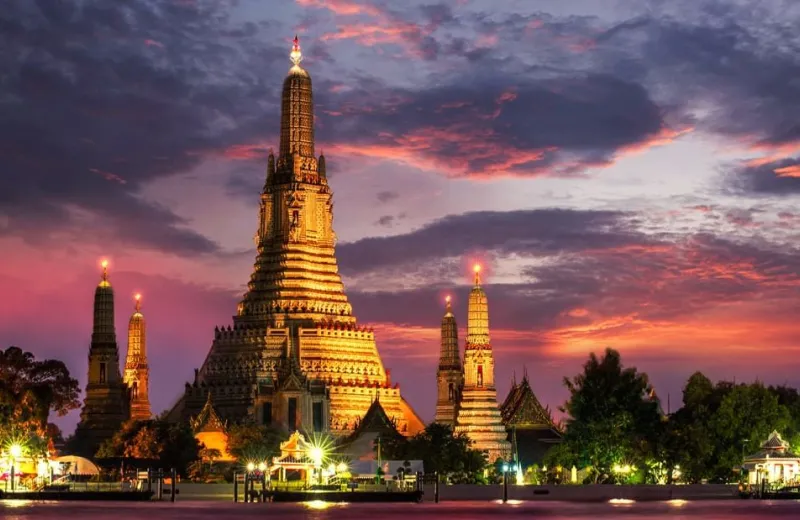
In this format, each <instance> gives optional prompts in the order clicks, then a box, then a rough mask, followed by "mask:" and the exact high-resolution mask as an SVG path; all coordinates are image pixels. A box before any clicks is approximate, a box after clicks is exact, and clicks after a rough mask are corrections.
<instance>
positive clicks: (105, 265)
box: [100, 258, 108, 282]
mask: <svg viewBox="0 0 800 520" xmlns="http://www.w3.org/2000/svg"><path fill="white" fill-rule="evenodd" d="M100 266H101V267H102V268H103V275H102V276H103V281H104V282H108V260H106V259H105V258H104V259H103V260H102V261H101V262H100Z"/></svg>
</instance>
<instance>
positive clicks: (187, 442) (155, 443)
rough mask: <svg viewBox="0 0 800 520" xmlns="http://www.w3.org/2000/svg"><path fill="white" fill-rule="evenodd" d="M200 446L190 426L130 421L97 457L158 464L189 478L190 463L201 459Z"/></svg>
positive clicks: (104, 444) (156, 420)
mask: <svg viewBox="0 0 800 520" xmlns="http://www.w3.org/2000/svg"><path fill="white" fill-rule="evenodd" d="M199 453H200V443H199V442H197V439H195V437H194V434H193V433H192V430H191V429H190V428H189V426H188V425H186V424H182V423H179V424H173V423H169V422H167V421H163V420H160V419H154V420H150V421H134V420H131V421H127V422H126V423H124V424H123V425H122V428H121V429H120V431H118V432H117V433H116V434H114V436H113V437H112V438H111V439H109V440H107V441H106V442H105V443H103V445H102V446H100V448H99V449H98V451H97V454H96V457H97V458H99V459H104V458H118V457H119V458H127V459H138V460H147V461H158V462H159V464H160V465H161V466H162V467H164V468H175V469H176V470H177V471H178V473H180V474H181V475H186V472H187V468H188V466H189V464H190V463H192V462H193V461H195V460H197V459H198V458H199Z"/></svg>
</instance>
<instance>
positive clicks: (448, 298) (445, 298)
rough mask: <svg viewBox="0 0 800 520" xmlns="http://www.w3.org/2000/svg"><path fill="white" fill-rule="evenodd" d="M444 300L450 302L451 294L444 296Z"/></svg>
mask: <svg viewBox="0 0 800 520" xmlns="http://www.w3.org/2000/svg"><path fill="white" fill-rule="evenodd" d="M444 301H445V302H447V303H450V295H449V294H448V295H447V296H445V297H444Z"/></svg>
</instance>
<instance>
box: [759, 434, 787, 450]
mask: <svg viewBox="0 0 800 520" xmlns="http://www.w3.org/2000/svg"><path fill="white" fill-rule="evenodd" d="M761 447H762V448H763V449H765V450H786V449H788V448H789V443H788V442H786V441H785V440H783V439H782V438H781V434H780V433H778V432H777V431H776V430H772V433H771V434H769V437H768V438H767V440H765V441H764V443H763V444H762V445H761Z"/></svg>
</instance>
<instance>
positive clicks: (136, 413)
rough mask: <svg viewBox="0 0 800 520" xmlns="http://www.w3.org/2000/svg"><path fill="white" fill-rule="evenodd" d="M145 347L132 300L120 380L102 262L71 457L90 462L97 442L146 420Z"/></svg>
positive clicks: (109, 292)
mask: <svg viewBox="0 0 800 520" xmlns="http://www.w3.org/2000/svg"><path fill="white" fill-rule="evenodd" d="M145 341H146V335H145V328H144V316H143V315H142V313H141V308H140V302H139V297H138V295H137V299H136V307H135V311H134V313H133V315H132V316H131V319H130V323H129V328H128V361H127V362H126V364H125V373H124V377H123V375H122V373H121V372H120V358H119V348H118V346H117V334H116V329H115V326H114V289H113V287H112V286H111V281H110V280H109V276H108V263H107V262H105V261H104V262H103V273H102V276H101V279H100V283H99V284H98V285H97V287H96V288H95V292H94V319H93V324H92V341H91V345H90V347H89V363H88V364H89V368H88V374H87V384H86V395H85V398H84V401H83V408H82V409H81V418H80V422H79V423H78V426H77V428H76V430H75V436H74V439H73V441H72V448H73V451H75V452H76V453H79V454H82V455H85V456H88V457H92V456H94V454H95V453H96V452H97V449H98V448H99V447H100V445H101V444H102V443H103V442H105V441H106V440H108V439H110V438H111V437H112V436H113V435H114V434H115V433H117V431H119V429H120V426H122V423H124V422H125V421H127V420H128V419H131V418H133V419H137V420H144V419H149V418H150V404H149V399H148V383H147V382H148V372H149V370H148V366H147V356H146V352H145ZM131 360H135V362H133V363H132V362H131Z"/></svg>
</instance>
